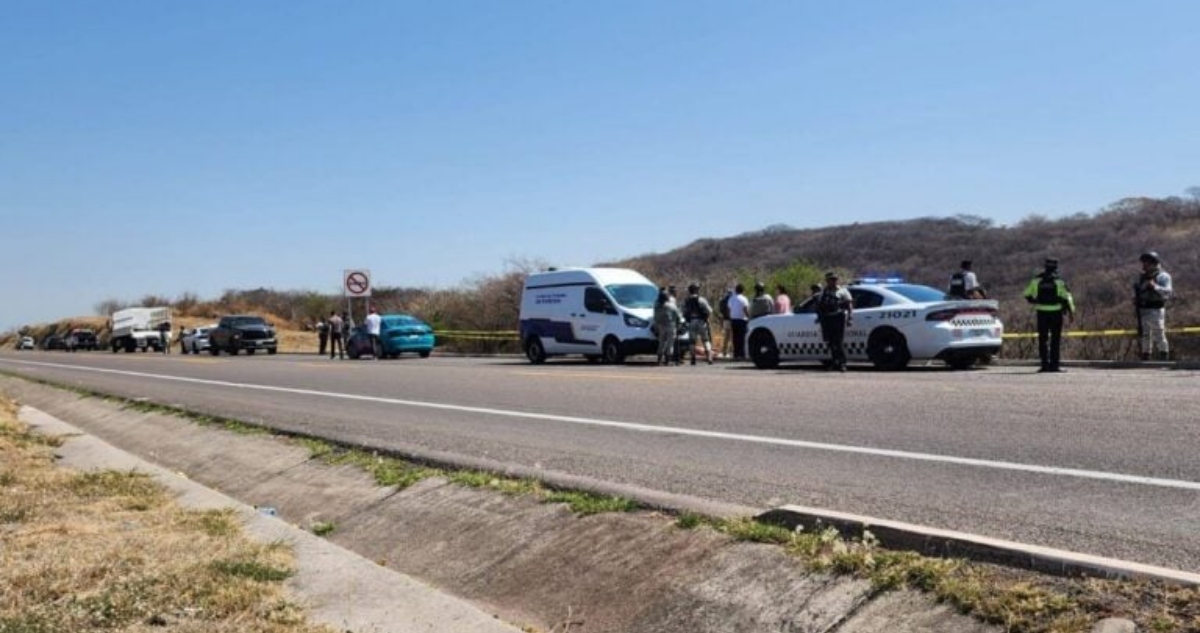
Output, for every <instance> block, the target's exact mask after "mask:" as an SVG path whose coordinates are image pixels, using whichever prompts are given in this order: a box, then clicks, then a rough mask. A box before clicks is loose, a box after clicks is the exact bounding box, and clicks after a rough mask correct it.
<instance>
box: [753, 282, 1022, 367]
mask: <svg viewBox="0 0 1200 633" xmlns="http://www.w3.org/2000/svg"><path fill="white" fill-rule="evenodd" d="M847 289H848V290H849V291H850V294H851V296H853V297H854V313H853V317H852V325H851V326H850V327H847V328H846V357H847V359H849V360H851V361H870V362H871V363H872V364H874V365H875V367H876V368H878V369H885V370H897V369H903V368H904V367H905V366H907V365H908V363H909V361H910V360H941V361H944V362H945V363H946V364H948V365H950V366H951V367H954V368H955V369H966V368H968V367H971V366H972V365H974V364H975V363H976V362H978V361H979V360H982V359H986V358H990V357H991V356H992V355H994V354H996V353H997V352H999V351H1000V343H1001V336H1002V335H1003V334H1004V325H1003V324H1002V323H1001V322H1000V316H999V307H1000V306H999V303H998V302H996V301H993V300H966V301H963V300H956V299H947V298H946V295H945V293H944V292H942V291H941V290H938V289H936V288H930V287H929V286H921V285H916V284H907V283H901V282H899V281H898V280H890V279H889V280H884V281H882V282H880V281H877V280H859V281H856V282H854V283H852V284H850V285H849V286H847ZM815 303H816V299H815V297H810V298H809V299H808V300H807V301H805V302H803V303H801V304H799V305H798V306H796V308H795V310H794V311H793V313H792V314H772V315H768V316H763V317H759V318H757V319H754V320H752V321H750V325H749V328H748V333H747V338H746V340H747V347H746V349H747V350H748V351H749V354H750V359H751V360H753V361H754V365H755V366H756V367H758V368H759V369H770V368H773V367H777V366H779V363H780V362H781V361H793V360H810V361H828V360H829V349H828V347H827V346H826V345H825V343H824V342H823V341H822V339H821V326H820V325H819V324H818V323H817V317H816V312H815Z"/></svg>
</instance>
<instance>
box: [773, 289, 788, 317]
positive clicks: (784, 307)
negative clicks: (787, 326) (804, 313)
mask: <svg viewBox="0 0 1200 633" xmlns="http://www.w3.org/2000/svg"><path fill="white" fill-rule="evenodd" d="M791 313H792V298H791V297H789V296H788V292H787V288H785V287H784V286H783V284H778V285H776V286H775V314H791Z"/></svg>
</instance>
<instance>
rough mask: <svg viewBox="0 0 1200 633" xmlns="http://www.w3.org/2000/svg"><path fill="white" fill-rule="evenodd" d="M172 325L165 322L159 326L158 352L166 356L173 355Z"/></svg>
mask: <svg viewBox="0 0 1200 633" xmlns="http://www.w3.org/2000/svg"><path fill="white" fill-rule="evenodd" d="M170 332H171V324H170V323H167V322H165V321H164V322H163V323H162V324H160V325H159V326H158V351H160V352H162V353H164V354H170V353H171V345H170V342H171V334H170Z"/></svg>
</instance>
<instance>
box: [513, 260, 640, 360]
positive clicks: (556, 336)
mask: <svg viewBox="0 0 1200 633" xmlns="http://www.w3.org/2000/svg"><path fill="white" fill-rule="evenodd" d="M657 298H658V287H657V286H655V285H654V284H653V283H651V282H650V280H649V279H646V278H645V277H644V276H642V274H641V273H638V272H637V271H633V270H629V269H626V268H568V269H562V270H552V271H547V272H540V273H533V274H531V275H529V276H528V277H526V278H525V287H524V289H523V291H522V293H521V314H520V330H521V349H523V350H525V356H526V357H527V358H528V359H529V362H531V363H533V364H535V365H536V364H540V363H543V362H545V360H546V358H547V357H549V356H557V355H561V354H583V355H584V356H585V357H586V358H587V359H588V360H591V361H597V360H603V361H604V362H606V363H622V362H625V357H626V356H630V355H632V354H653V353H654V352H656V351H657V350H658V340H657V339H656V338H655V336H654V335H653V334H651V333H650V324H651V322H652V321H653V319H654V301H655V300H656V299H657Z"/></svg>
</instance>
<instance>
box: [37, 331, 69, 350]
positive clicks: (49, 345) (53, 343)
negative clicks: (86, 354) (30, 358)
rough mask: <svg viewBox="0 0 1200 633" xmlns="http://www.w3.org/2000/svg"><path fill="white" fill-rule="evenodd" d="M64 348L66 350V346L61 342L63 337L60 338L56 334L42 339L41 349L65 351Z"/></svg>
mask: <svg viewBox="0 0 1200 633" xmlns="http://www.w3.org/2000/svg"><path fill="white" fill-rule="evenodd" d="M66 348H67V345H66V343H64V342H63V337H61V336H59V335H57V334H51V335H50V336H47V337H46V338H44V339H42V349H46V350H51V349H66Z"/></svg>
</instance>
